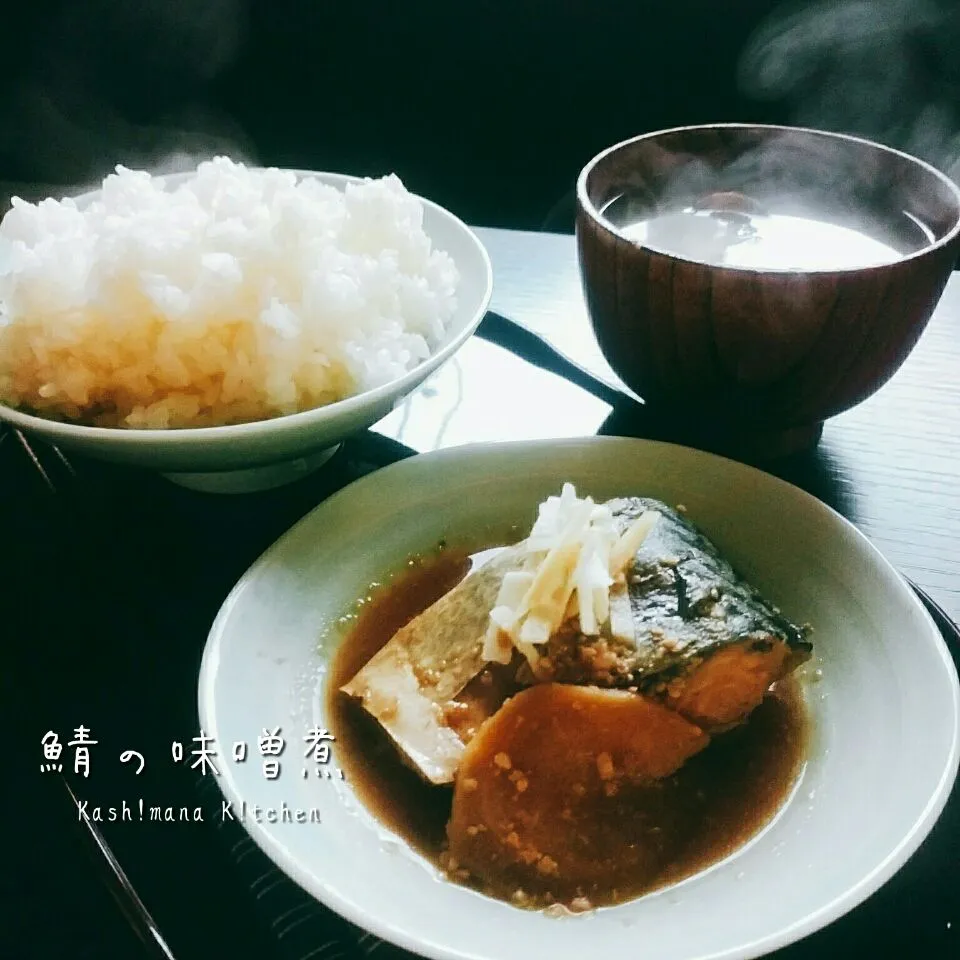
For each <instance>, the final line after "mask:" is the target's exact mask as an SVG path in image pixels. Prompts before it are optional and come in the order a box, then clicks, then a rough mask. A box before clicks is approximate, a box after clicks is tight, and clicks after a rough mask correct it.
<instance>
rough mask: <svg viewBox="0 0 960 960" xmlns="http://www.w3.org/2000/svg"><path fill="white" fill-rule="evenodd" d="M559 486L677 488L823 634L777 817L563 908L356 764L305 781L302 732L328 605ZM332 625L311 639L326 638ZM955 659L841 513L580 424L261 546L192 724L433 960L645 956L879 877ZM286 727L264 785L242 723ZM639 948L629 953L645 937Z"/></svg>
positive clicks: (342, 877) (854, 898) (908, 822)
mask: <svg viewBox="0 0 960 960" xmlns="http://www.w3.org/2000/svg"><path fill="white" fill-rule="evenodd" d="M564 480H570V481H573V482H574V483H575V484H576V485H577V488H578V491H579V492H580V493H581V494H588V493H589V494H591V495H593V496H594V497H595V498H597V499H605V498H607V497H610V496H614V495H618V494H644V495H649V496H655V497H659V498H662V499H664V500H665V501H667V502H668V503H678V502H681V503H684V504H685V505H686V506H687V508H688V511H689V512H688V516H689V517H690V518H691V519H693V520H694V521H695V522H696V523H698V524H699V525H700V526H701V527H702V528H703V529H704V530H705V532H706V533H707V534H708V535H709V536H710V537H711V538H712V539H714V540H715V541H716V543H717V544H718V546H719V547H720V548H721V549H722V550H723V551H724V552H725V553H726V554H727V555H728V556H729V558H730V559H731V561H732V562H733V563H734V564H735V566H737V567H739V569H740V571H741V572H742V573H743V574H744V575H746V576H747V577H748V578H749V579H751V580H753V581H754V582H755V583H756V584H757V585H758V586H759V587H760V588H761V589H762V590H763V591H765V592H766V593H767V594H768V595H769V597H770V598H771V599H772V600H773V601H774V602H775V603H777V604H778V605H779V606H781V607H782V608H783V610H784V612H785V613H786V614H787V615H788V616H791V617H792V618H794V619H796V620H798V621H810V622H811V623H812V624H813V625H814V628H815V634H814V637H813V639H814V643H815V653H816V655H817V656H818V657H819V658H820V660H821V663H820V666H821V667H822V670H823V677H822V680H820V681H819V682H818V683H816V684H812V685H811V686H809V688H808V690H807V696H808V700H809V703H810V707H811V711H812V715H813V722H814V736H813V742H812V746H811V751H810V756H809V761H808V763H807V765H806V768H805V770H804V772H803V775H802V778H801V781H800V783H799V786H798V788H797V789H796V790H795V791H794V793H793V794H792V796H791V798H790V800H789V801H788V802H787V804H786V805H785V806H784V808H783V809H782V810H781V812H780V814H779V816H778V817H777V818H776V819H775V820H774V821H773V823H772V824H771V825H770V826H769V827H768V828H767V829H766V830H765V831H763V832H761V834H760V835H759V836H757V837H756V838H755V839H754V840H753V841H752V842H750V843H749V844H748V845H747V846H746V847H744V848H742V849H741V850H740V851H738V852H737V853H736V854H734V855H733V856H731V857H730V858H729V859H727V860H725V861H723V862H721V863H719V864H717V865H715V866H714V867H712V868H710V869H709V870H706V871H705V872H703V873H701V874H698V875H697V876H695V877H693V878H691V879H689V880H687V881H685V882H683V883H681V884H678V885H676V886H674V887H671V888H668V889H666V890H663V891H660V892H657V893H654V894H651V895H649V896H646V897H643V898H641V899H639V900H636V901H633V902H631V903H628V904H624V905H622V906H617V907H614V908H608V909H604V910H600V911H597V912H596V913H593V914H588V915H584V916H579V917H576V918H568V919H562V920H557V919H551V918H549V917H545V916H543V915H541V914H535V913H528V912H523V911H521V910H518V909H515V908H513V907H511V906H508V905H506V904H504V903H500V902H497V901H495V900H492V899H488V898H486V897H483V896H481V895H479V894H477V893H474V892H471V891H469V890H466V889H464V888H462V887H459V886H456V885H454V884H452V883H448V882H446V881H443V880H442V879H439V878H438V876H437V874H436V872H435V871H434V869H433V868H432V867H431V866H430V865H429V864H428V863H427V862H425V861H424V860H422V859H421V858H420V857H418V856H417V855H415V854H414V853H412V852H411V851H410V850H409V849H408V848H407V847H406V846H405V845H404V844H403V843H402V842H398V841H396V840H395V839H392V838H391V835H390V834H389V833H388V832H387V831H386V830H385V829H384V828H383V827H381V826H380V825H379V824H378V823H377V821H376V820H374V819H373V817H372V816H371V815H370V814H369V813H367V811H366V810H365V808H363V807H362V806H361V805H360V803H359V801H358V800H356V799H355V798H354V796H353V794H352V792H351V789H350V785H349V782H346V781H340V780H336V779H334V780H317V779H316V778H314V777H311V778H309V779H303V778H302V774H301V770H302V769H303V768H304V762H303V758H302V754H303V745H302V742H301V738H302V737H303V736H304V735H305V733H306V731H307V730H308V729H309V728H310V727H311V726H313V725H314V724H319V725H320V726H326V727H329V726H330V724H329V720H328V718H327V716H326V711H325V707H324V697H323V685H324V677H325V672H326V667H327V663H328V660H329V657H330V656H331V654H332V652H333V649H334V648H335V646H336V644H337V642H338V633H337V629H330V628H331V626H332V625H335V621H336V619H337V618H338V617H339V616H340V615H341V614H343V613H344V612H346V611H348V610H350V609H351V608H352V605H353V604H354V602H355V601H356V599H357V598H358V597H360V596H361V595H363V594H364V593H365V592H366V589H367V586H368V584H370V583H372V582H374V581H378V580H382V579H383V578H384V577H386V576H387V575H388V574H389V573H390V572H392V571H394V570H396V569H397V568H398V567H399V566H402V564H403V563H404V561H405V559H406V558H407V557H408V556H409V555H410V554H411V553H414V552H416V551H418V550H423V549H428V548H430V547H432V546H433V545H434V544H435V543H436V541H437V540H439V539H440V538H444V537H446V538H448V539H450V540H461V539H468V540H469V539H471V538H472V539H474V540H476V538H477V537H479V538H480V539H482V538H483V534H484V532H485V531H491V530H497V531H502V530H503V528H504V526H505V524H509V523H513V522H515V523H519V524H521V525H523V526H527V525H529V524H530V523H531V522H532V520H533V518H534V516H535V508H536V505H537V503H538V502H539V501H540V500H542V499H543V498H544V497H546V496H547V495H549V494H551V493H555V492H557V491H558V490H559V488H560V484H561V483H562V481H564ZM324 633H326V637H327V639H326V640H325V641H324V643H323V645H322V648H321V649H320V650H319V651H318V649H317V645H318V638H319V637H320V636H321V635H322V634H324ZM958 704H960V690H958V684H957V676H956V672H955V670H954V667H953V664H952V662H951V660H950V656H949V654H948V652H947V649H946V647H945V645H944V643H943V640H942V639H941V637H940V634H939V632H938V631H937V628H936V626H935V625H934V623H933V622H932V620H931V619H930V617H929V616H928V615H927V613H926V612H925V610H924V609H923V607H922V606H921V605H920V603H919V602H918V601H917V600H916V598H915V597H914V595H913V593H912V591H911V590H910V589H909V587H908V586H907V585H906V584H905V582H904V581H903V580H902V579H901V578H900V576H899V575H898V574H897V573H896V571H894V569H893V568H892V567H891V566H890V565H889V564H888V563H887V562H886V561H885V560H884V559H883V557H882V556H881V555H880V554H879V553H878V552H877V550H876V549H875V548H874V547H873V546H871V544H870V543H869V542H868V541H867V540H866V539H865V538H864V537H863V536H862V535H861V534H860V533H858V532H857V530H856V529H854V527H852V526H851V525H850V524H849V523H847V522H846V521H845V520H843V519H842V518H841V517H840V516H838V515H837V514H836V513H834V512H833V511H832V510H830V509H829V508H827V507H826V506H824V505H823V504H822V503H820V502H819V501H817V500H815V499H814V498H812V497H810V496H808V495H807V494H805V493H803V492H802V491H800V490H798V489H796V488H795V487H792V486H790V485H788V484H786V483H783V482H782V481H780V480H777V479H775V478H773V477H770V476H768V475H766V474H764V473H761V472H759V471H756V470H753V469H751V468H749V467H745V466H742V465H740V464H737V463H733V462H731V461H728V460H723V459H720V458H717V457H714V456H710V455H708V454H704V453H700V452H697V451H694V450H689V449H685V448H681V447H676V446H671V445H668V444H660V443H653V442H645V441H639V440H625V439H615V438H590V439H583V440H571V441H551V442H546V443H522V444H497V445H491V446H477V447H467V448H463V447H461V448H458V449H453V450H447V451H443V452H440V453H434V454H429V455H426V456H421V457H416V458H413V459H410V460H406V461H404V462H401V463H399V464H397V465H395V466H391V467H388V468H386V469H384V470H381V471H380V472H378V473H376V474H374V475H372V476H370V477H367V478H365V479H363V480H360V481H359V482H357V483H354V484H353V485H351V486H350V487H348V488H346V489H345V490H343V491H341V492H340V493H338V494H336V495H335V496H333V497H331V498H330V499H329V500H327V501H326V502H325V503H323V504H322V505H321V506H319V507H318V508H317V509H316V510H314V511H313V512H312V513H311V514H309V515H308V516H307V517H306V518H304V519H303V520H302V521H301V522H300V523H299V524H297V526H295V527H294V528H293V529H292V530H291V531H290V532H289V533H287V534H286V535H285V536H284V537H282V538H281V539H280V540H279V541H278V542H277V543H276V544H275V545H274V546H273V547H271V548H270V549H269V550H268V551H267V552H266V553H265V554H264V556H263V557H261V558H260V560H258V561H257V563H256V564H254V566H253V567H252V568H251V569H250V570H249V571H248V572H247V573H246V574H245V575H244V577H243V578H242V579H241V580H240V582H239V583H238V584H237V586H236V588H235V589H234V591H233V592H232V593H231V595H230V597H229V598H228V600H227V601H226V603H225V604H224V606H223V608H222V609H221V611H220V614H219V616H218V617H217V620H216V623H215V624H214V626H213V628H212V631H211V633H210V637H209V640H208V642H207V647H206V651H205V654H204V659H203V665H202V669H201V675H200V687H199V708H200V720H201V725H202V727H203V729H204V731H205V732H206V733H207V734H209V735H211V736H213V737H214V738H215V739H216V742H217V744H218V745H219V747H220V749H221V751H223V752H226V751H227V750H228V749H229V745H230V744H232V743H233V742H234V741H246V742H247V743H249V744H251V745H252V747H253V753H254V755H255V756H254V757H251V758H248V760H247V762H246V763H243V764H232V763H230V762H229V761H224V763H223V765H222V769H221V776H220V785H221V788H222V790H223V792H224V794H225V796H226V798H227V799H228V800H230V801H232V802H233V803H234V804H239V803H241V802H246V804H247V809H248V811H252V808H253V806H254V805H255V804H259V805H260V806H261V807H262V808H264V810H265V811H266V810H267V809H273V810H278V811H280V815H281V817H282V815H283V813H282V811H283V807H282V805H283V804H284V803H285V804H286V805H287V809H288V810H289V811H291V812H294V811H297V810H300V811H303V812H304V814H305V815H307V814H308V813H309V811H311V810H318V811H319V813H320V816H321V817H322V820H323V822H322V823H320V824H316V823H313V824H311V823H309V822H308V823H297V822H275V823H270V822H268V819H269V814H267V813H264V814H263V815H262V819H263V822H260V823H257V822H254V820H253V817H252V813H250V814H249V815H248V817H247V819H246V820H245V822H244V825H245V827H246V829H247V830H248V831H249V832H250V834H251V836H252V837H253V838H254V840H255V841H256V842H257V844H258V845H259V846H260V847H261V848H262V849H263V850H264V851H265V852H266V853H267V854H268V855H269V856H270V857H271V858H272V859H273V860H274V861H275V862H276V863H277V865H278V866H279V867H280V868H282V869H283V870H284V871H286V873H288V874H289V875H290V876H291V877H293V879H295V880H296V881H297V882H298V883H299V884H300V885H301V886H303V887H304V888H305V889H306V890H307V891H309V892H310V893H311V894H313V895H314V896H315V897H317V899H319V900H321V901H322V902H323V903H325V904H327V905H328V906H329V907H331V908H333V909H334V910H336V911H337V912H339V913H341V914H342V915H343V916H345V917H347V918H348V919H350V920H352V921H353V922H354V923H357V924H359V925H361V926H363V927H365V928H367V929H368V930H371V931H373V932H374V933H375V934H378V935H379V936H381V937H383V938H385V939H387V940H390V941H393V942H394V943H397V944H399V945H401V946H403V947H406V948H407V949H410V950H413V951H415V952H419V953H421V954H423V955H424V956H427V957H434V958H457V960H466V958H470V960H530V958H532V957H550V958H551V960H583V958H584V957H604V956H621V955H626V954H627V953H629V954H630V955H639V954H640V953H642V955H643V956H644V957H656V958H657V960H694V958H698V960H704V958H708V957H709V958H747V957H755V956H759V955H761V954H763V953H766V952H768V951H771V950H773V949H775V948H777V947H780V946H783V945H784V944H787V943H790V942H792V941H794V940H797V939H799V938H800V937H802V936H804V935H806V934H808V933H810V932H812V931H814V930H816V929H818V928H819V927H822V926H824V925H825V924H827V923H829V922H830V921H831V920H833V919H835V918H836V917H839V916H840V915H842V914H843V913H845V912H846V911H848V910H850V909H851V908H852V907H854V906H855V905H856V904H857V903H859V902H860V901H862V900H863V899H864V898H866V897H867V896H868V895H869V894H870V893H871V892H873V891H874V890H876V889H877V888H878V887H879V886H880V885H881V884H882V883H883V882H884V881H886V880H887V879H889V877H890V876H892V875H893V873H894V872H895V871H896V870H897V869H898V868H899V867H900V866H901V865H902V864H903V863H904V861H905V860H906V859H907V858H908V857H909V856H910V855H911V853H912V852H913V851H914V850H915V849H916V848H917V846H918V845H919V844H920V842H921V841H922V840H923V838H924V837H925V836H926V834H927V833H928V832H929V830H930V828H931V827H932V826H933V823H934V821H935V820H936V819H937V817H938V816H939V814H940V812H941V810H942V808H943V805H944V803H945V802H946V799H947V796H948V793H949V790H950V786H951V785H952V783H953V780H954V778H955V776H956V771H957V760H958ZM278 725H279V726H281V727H282V734H283V735H284V736H285V737H286V739H287V742H288V745H287V749H286V751H285V753H284V755H283V758H282V759H283V767H282V772H281V774H280V776H279V778H278V779H276V780H272V781H271V780H267V779H265V778H264V776H263V774H262V770H261V766H260V758H259V756H257V755H256V741H257V737H258V735H259V734H261V733H262V731H263V729H264V728H271V729H272V728H274V727H276V726H278ZM640 944H642V950H640V946H639V945H640Z"/></svg>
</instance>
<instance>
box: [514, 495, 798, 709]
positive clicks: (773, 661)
mask: <svg viewBox="0 0 960 960" xmlns="http://www.w3.org/2000/svg"><path fill="white" fill-rule="evenodd" d="M609 506H610V507H611V508H612V509H613V511H614V514H615V516H616V518H617V521H618V523H619V524H620V525H621V526H622V527H623V528H626V527H627V526H628V525H629V523H630V522H631V521H633V520H634V519H635V518H636V517H638V516H639V515H641V514H642V513H643V512H644V511H647V510H653V511H656V512H657V513H659V514H660V520H659V522H658V523H657V524H656V526H655V527H654V528H653V530H652V531H651V533H650V534H649V535H648V536H647V538H646V540H645V541H644V542H643V544H642V546H641V548H640V550H639V551H638V553H637V555H636V557H635V558H634V562H633V564H632V567H631V569H630V571H629V573H628V576H627V593H628V597H629V607H630V614H631V616H630V619H631V621H632V631H633V637H632V638H629V637H624V636H621V635H617V634H613V633H611V632H609V631H608V632H607V634H606V635H605V636H601V637H599V638H597V637H593V638H589V637H584V636H582V635H581V634H580V632H579V629H578V626H579V625H578V623H577V621H576V620H572V621H570V622H568V623H567V624H565V625H564V627H563V629H562V630H561V631H560V632H559V633H558V634H557V635H556V636H555V637H553V638H552V639H551V641H550V643H549V644H548V645H547V648H546V650H545V656H544V657H543V658H541V659H540V661H539V662H538V664H537V666H536V668H535V669H534V670H533V671H531V672H532V673H533V675H534V679H535V680H537V681H545V680H554V681H559V682H563V683H578V684H582V683H589V684H597V685H599V686H611V687H635V688H637V689H638V690H640V691H642V692H644V693H646V694H647V695H649V696H654V697H657V698H659V699H662V700H663V701H664V702H665V703H666V704H667V705H669V706H671V707H673V708H674V709H676V710H677V711H678V712H680V713H681V714H683V715H684V716H685V717H687V719H689V720H691V721H692V722H694V723H696V724H698V725H700V726H703V727H705V728H718V727H724V726H727V725H729V724H733V723H737V722H739V721H741V720H743V719H744V718H745V717H746V715H747V714H748V713H749V712H750V711H751V710H752V709H753V708H754V707H756V706H757V705H758V704H759V703H760V701H761V700H762V699H763V695H764V693H765V692H766V691H767V689H769V687H770V685H771V684H773V683H775V682H776V681H777V680H778V679H780V678H781V677H783V676H785V675H786V674H788V673H790V672H791V671H792V670H793V669H795V667H797V666H798V665H799V664H800V663H802V662H803V661H804V660H806V659H807V658H808V657H809V656H810V651H811V649H812V645H811V644H810V642H809V641H808V640H807V638H806V635H805V631H804V630H803V629H802V628H800V627H798V626H796V625H795V624H793V623H791V622H790V621H789V620H788V619H787V618H786V617H784V616H783V615H782V614H781V613H779V611H777V610H776V609H775V608H774V607H773V606H772V605H771V604H770V603H769V602H768V601H767V600H766V599H764V597H763V596H761V594H760V593H759V591H758V590H757V589H756V588H755V587H753V586H752V585H750V584H749V583H747V582H746V581H745V580H743V579H742V578H741V577H740V576H739V575H738V574H737V573H736V571H735V570H734V569H733V567H732V566H731V565H730V563H729V562H728V561H727V560H725V559H724V558H723V557H722V556H721V555H720V553H719V551H718V550H717V548H716V547H715V546H714V545H713V544H712V543H711V542H710V541H709V540H708V539H707V538H706V537H705V536H704V535H703V534H702V533H701V532H700V531H699V530H698V529H697V528H696V527H695V526H694V525H693V524H692V523H691V522H690V521H689V520H687V519H686V518H685V517H684V516H682V515H681V514H680V513H679V512H677V511H676V510H673V509H671V508H670V507H668V506H667V505H666V504H664V503H661V502H660V501H657V500H652V499H648V498H644V497H629V498H623V499H620V500H616V501H611V503H610V504H609Z"/></svg>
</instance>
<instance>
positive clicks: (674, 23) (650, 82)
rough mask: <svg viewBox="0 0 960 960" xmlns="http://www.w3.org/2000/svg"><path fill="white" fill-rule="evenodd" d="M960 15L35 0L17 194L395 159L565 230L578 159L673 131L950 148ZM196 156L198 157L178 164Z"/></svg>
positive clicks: (10, 143)
mask: <svg viewBox="0 0 960 960" xmlns="http://www.w3.org/2000/svg"><path fill="white" fill-rule="evenodd" d="M958 9H960V8H958V3H957V2H955V0H864V2H856V0H836V2H825V3H823V2H821V3H816V4H812V3H807V4H804V5H800V6H798V5H796V4H786V5H784V4H777V3H775V2H773V0H722V2H718V0H406V2H396V0H365V2H363V3H353V4H351V3H350V2H349V0H341V2H333V0H70V2H58V0H35V2H32V3H20V4H18V6H17V7H16V8H15V10H14V11H12V12H13V20H12V22H11V21H10V20H9V19H7V22H6V23H5V25H4V34H5V38H6V43H5V52H4V57H3V58H2V59H0V181H3V182H4V189H5V192H6V194H7V195H9V194H10V193H20V194H25V195H28V196H29V195H33V194H36V193H40V194H43V193H45V192H47V191H49V192H60V193H62V192H65V191H68V190H70V189H76V188H78V187H79V186H84V185H87V184H89V183H90V182H91V181H94V180H98V179H99V178H100V177H102V176H103V175H104V174H105V173H106V172H108V171H109V170H110V169H111V167H112V166H113V165H114V164H115V163H117V162H124V163H128V164H130V165H146V166H151V167H154V166H158V167H159V168H160V169H167V168H169V167H171V166H176V165H177V164H178V163H179V164H181V165H182V164H184V163H186V162H189V161H190V160H191V159H192V160H194V161H195V159H196V157H198V156H204V155H210V154H211V153H215V152H218V151H223V152H227V153H230V154H232V155H234V156H236V157H238V158H241V159H242V158H247V159H250V160H252V161H257V162H261V163H265V164H276V165H283V166H293V167H302V168H313V169H323V170H332V171H339V172H348V173H356V174H382V173H386V172H390V171H394V172H397V173H398V174H399V175H400V176H401V177H402V178H403V179H404V181H405V182H406V183H407V185H408V186H409V187H410V188H411V189H413V190H415V191H417V192H420V193H423V194H426V195H428V196H430V197H431V198H432V199H435V200H437V201H438V202H440V203H441V204H444V205H446V206H448V207H450V208H451V209H452V210H454V211H455V212H456V213H458V214H459V215H460V216H462V217H463V218H465V219H467V220H468V221H470V222H473V223H476V224H482V225H493V226H510V227H524V228H538V227H540V226H542V225H544V224H545V223H546V224H547V225H549V226H554V227H560V228H564V227H566V226H568V223H569V221H568V220H567V219H565V214H566V212H567V211H566V210H565V209H564V207H563V206H562V205H561V207H559V208H557V209H554V208H555V205H556V204H557V203H558V201H560V200H561V199H562V198H563V197H564V195H565V194H567V193H568V191H569V190H570V189H571V187H572V185H573V183H574V181H575V178H576V174H577V172H578V170H579V169H580V167H581V166H582V165H583V164H584V163H585V162H586V161H587V160H589V159H590V157H591V156H592V155H593V154H594V153H596V152H597V151H598V150H600V149H602V148H603V147H604V146H606V145H608V144H610V143H613V142H616V141H618V140H620V139H624V138H626V137H629V136H631V135H634V134H637V133H641V132H644V131H649V130H654V129H658V128H662V127H669V126H675V125H681V124H687V123H701V122H713V121H764V122H793V121H801V122H807V123H810V124H811V125H820V126H825V127H830V128H834V129H845V130H848V131H852V132H856V131H859V132H863V133H866V134H868V135H872V136H875V137H877V138H878V139H882V140H885V141H887V142H890V143H892V144H893V145H896V146H901V147H906V148H907V149H914V150H915V151H916V152H918V153H921V154H922V155H925V156H927V157H928V158H930V159H931V160H933V161H934V162H940V164H941V166H949V162H950V161H952V159H953V157H954V155H955V152H957V153H960V151H955V147H956V141H955V140H954V139H953V137H954V133H955V131H956V130H958V129H960V122H958V120H957V117H956V116H955V113H954V111H955V109H956V107H955V106H954V105H955V104H956V105H960V82H958V77H960V65H958V61H960V58H957V57H956V56H955V50H956V44H957V43H958V42H960V29H957V26H958V24H960V19H958V15H957V12H958ZM798 11H801V12H800V13H799V15H797V13H798ZM758 29H759V30H761V35H760V36H758V34H757V31H758ZM751 50H752V51H753V54H751ZM758 50H759V53H758ZM745 54H746V61H744V59H743V58H744V55H745ZM744 62H745V63H746V72H744V70H743V69H741V70H740V72H739V74H738V64H739V65H741V66H742V65H743V63H744ZM177 151H182V152H183V153H185V154H186V156H185V157H182V156H181V157H179V158H173V159H172V160H171V157H170V154H171V153H175V152H177ZM954 151H955V152H954ZM551 211H553V216H552V218H551Z"/></svg>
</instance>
